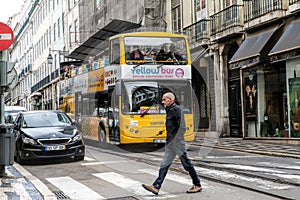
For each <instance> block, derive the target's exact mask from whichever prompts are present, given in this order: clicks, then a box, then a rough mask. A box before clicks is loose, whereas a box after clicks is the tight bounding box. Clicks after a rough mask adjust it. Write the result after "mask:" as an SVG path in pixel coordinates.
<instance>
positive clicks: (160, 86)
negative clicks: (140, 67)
mask: <svg viewBox="0 0 300 200" xmlns="http://www.w3.org/2000/svg"><path fill="white" fill-rule="evenodd" d="M124 85H125V90H126V93H123V95H122V105H123V106H122V109H123V113H124V114H129V113H130V114H141V113H143V111H144V110H145V109H146V110H148V111H147V112H148V114H156V113H157V114H158V113H165V109H164V107H163V106H162V104H161V98H162V95H163V94H164V93H166V92H173V93H174V94H175V96H176V101H177V103H178V104H180V106H181V107H182V109H183V111H184V113H191V111H192V105H191V102H192V100H191V85H190V83H189V82H188V81H157V82H151V81H149V82H136V81H133V82H124ZM123 89H124V88H123ZM149 110H150V112H149Z"/></svg>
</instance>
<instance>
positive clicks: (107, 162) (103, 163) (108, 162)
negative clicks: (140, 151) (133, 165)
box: [81, 160, 129, 166]
mask: <svg viewBox="0 0 300 200" xmlns="http://www.w3.org/2000/svg"><path fill="white" fill-rule="evenodd" d="M121 162H129V161H128V160H124V161H105V162H90V163H81V165H84V166H88V165H107V164H115V163H121Z"/></svg>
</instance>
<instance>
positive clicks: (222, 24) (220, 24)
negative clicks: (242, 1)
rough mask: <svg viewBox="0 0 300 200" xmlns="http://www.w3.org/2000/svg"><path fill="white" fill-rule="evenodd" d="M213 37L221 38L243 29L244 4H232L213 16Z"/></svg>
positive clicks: (213, 38) (214, 38) (215, 38)
mask: <svg viewBox="0 0 300 200" xmlns="http://www.w3.org/2000/svg"><path fill="white" fill-rule="evenodd" d="M210 18H211V26H210V27H211V39H212V41H214V40H219V39H222V38H223V37H225V36H226V37H227V36H232V35H235V34H237V33H239V32H240V31H242V30H243V26H244V17H243V6H242V5H236V4H234V5H231V6H229V7H227V8H226V9H224V10H222V11H220V12H217V13H216V14H214V15H212V16H211V17H210Z"/></svg>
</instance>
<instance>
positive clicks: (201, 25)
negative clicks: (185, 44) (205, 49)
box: [184, 19, 210, 45]
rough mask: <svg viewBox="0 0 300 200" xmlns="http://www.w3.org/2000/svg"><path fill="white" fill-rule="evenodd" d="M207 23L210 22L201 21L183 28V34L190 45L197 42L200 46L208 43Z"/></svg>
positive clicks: (206, 20)
mask: <svg viewBox="0 0 300 200" xmlns="http://www.w3.org/2000/svg"><path fill="white" fill-rule="evenodd" d="M209 22H210V20H208V19H202V20H200V21H198V22H196V23H194V24H192V25H190V26H188V27H186V28H184V32H185V33H186V35H187V37H188V39H189V43H190V44H193V43H195V42H197V43H200V45H206V44H209V43H210V40H209Z"/></svg>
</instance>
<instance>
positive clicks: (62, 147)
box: [45, 145, 66, 151]
mask: <svg viewBox="0 0 300 200" xmlns="http://www.w3.org/2000/svg"><path fill="white" fill-rule="evenodd" d="M65 149H66V146H65V145H55V146H46V147H45V151H56V150H65Z"/></svg>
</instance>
